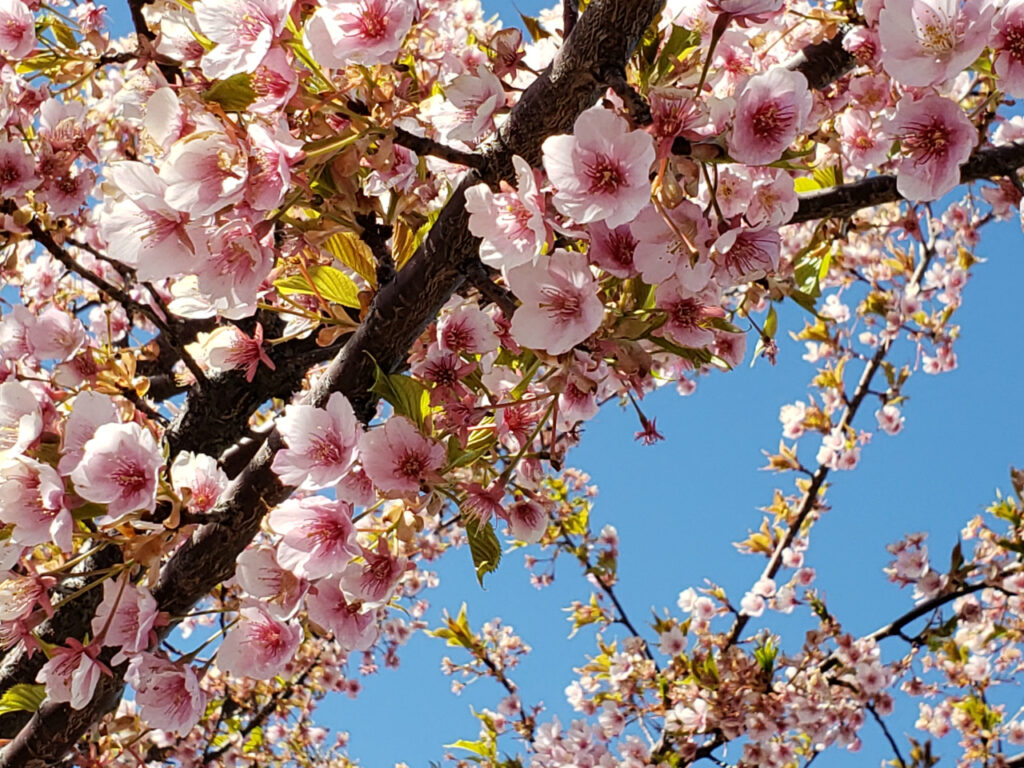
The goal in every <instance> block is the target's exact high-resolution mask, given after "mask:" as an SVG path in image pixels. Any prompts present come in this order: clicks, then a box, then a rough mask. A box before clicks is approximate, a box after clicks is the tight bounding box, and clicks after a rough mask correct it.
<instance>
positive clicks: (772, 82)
mask: <svg viewBox="0 0 1024 768" xmlns="http://www.w3.org/2000/svg"><path fill="white" fill-rule="evenodd" d="M810 112H811V93H810V91H809V90H808V89H807V78H805V77H804V76H803V75H802V74H800V73H799V72H793V71H790V70H788V69H784V68H782V67H775V68H774V69H771V70H769V71H768V72H765V73H763V74H760V75H755V76H754V77H752V78H750V79H749V80H748V81H747V82H746V85H744V86H743V90H742V91H740V94H739V96H738V97H737V98H736V122H735V123H734V124H733V130H732V135H731V137H730V139H729V154H731V155H732V156H733V157H734V158H735V159H736V160H739V161H740V162H741V163H747V164H748V165H766V164H768V163H773V162H775V161H776V160H778V159H779V158H781V157H782V153H783V152H785V150H786V148H787V147H788V146H789V145H790V144H792V143H793V141H794V140H795V139H796V137H797V135H798V134H799V133H800V132H801V131H802V130H803V127H804V124H805V123H806V122H807V117H808V115H809V114H810Z"/></svg>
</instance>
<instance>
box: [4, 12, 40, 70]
mask: <svg viewBox="0 0 1024 768" xmlns="http://www.w3.org/2000/svg"><path fill="white" fill-rule="evenodd" d="M0 30H2V32H0V53H2V54H3V55H4V56H6V57H8V58H11V59H21V58H24V57H25V56H27V55H28V54H29V53H31V52H32V49H33V48H35V47H36V29H35V19H34V18H33V17H32V12H31V11H30V10H29V9H28V6H26V5H25V3H23V2H21V0H0Z"/></svg>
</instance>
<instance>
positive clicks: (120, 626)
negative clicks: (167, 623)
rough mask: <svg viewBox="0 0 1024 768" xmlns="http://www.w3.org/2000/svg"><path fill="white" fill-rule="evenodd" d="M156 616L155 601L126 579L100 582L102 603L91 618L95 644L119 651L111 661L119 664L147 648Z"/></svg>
mask: <svg viewBox="0 0 1024 768" xmlns="http://www.w3.org/2000/svg"><path fill="white" fill-rule="evenodd" d="M158 617H159V611H158V610H157V604H156V598H154V597H153V595H152V594H150V592H149V590H148V589H146V588H145V587H142V586H137V585H135V584H132V583H130V582H128V580H127V577H126V576H122V577H120V578H118V579H107V580H106V581H104V582H103V601H102V602H101V603H100V604H99V607H98V608H97V609H96V615H95V616H93V619H92V633H93V637H94V638H95V640H96V642H99V643H100V644H101V645H105V646H108V647H113V648H120V649H121V650H120V651H118V652H117V655H115V656H114V658H113V659H112V660H111V661H112V662H113V663H114V664H119V663H120V662H121V661H122V660H124V659H125V658H127V657H128V656H129V655H130V654H136V653H139V652H140V651H144V650H146V649H147V648H149V646H150V644H151V642H152V641H153V640H154V639H155V637H156V635H155V633H154V632H153V629H154V627H155V626H156V623H157V618H158Z"/></svg>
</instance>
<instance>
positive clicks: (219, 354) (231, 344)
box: [200, 323, 277, 381]
mask: <svg viewBox="0 0 1024 768" xmlns="http://www.w3.org/2000/svg"><path fill="white" fill-rule="evenodd" d="M200 349H201V351H202V353H203V354H204V355H205V357H206V363H207V365H208V366H209V367H210V369H211V370H212V371H214V372H215V373H219V372H221V371H230V370H234V369H235V368H245V380H246V381H252V380H253V379H254V378H256V371H257V370H258V369H259V366H260V363H263V364H264V365H266V366H267V368H269V369H270V370H272V371H273V370H275V369H276V368H277V366H276V365H275V364H274V361H273V360H271V359H270V355H268V354H267V351H266V350H265V349H264V348H263V325H262V324H261V323H256V329H255V332H254V334H253V335H252V336H251V337H250V336H246V335H245V332H244V331H242V330H241V329H240V328H239V327H238V326H236V325H222V326H219V327H218V328H217V329H216V330H214V332H213V333H211V334H210V335H209V336H208V337H207V338H206V339H205V341H204V342H203V343H202V344H201V345H200Z"/></svg>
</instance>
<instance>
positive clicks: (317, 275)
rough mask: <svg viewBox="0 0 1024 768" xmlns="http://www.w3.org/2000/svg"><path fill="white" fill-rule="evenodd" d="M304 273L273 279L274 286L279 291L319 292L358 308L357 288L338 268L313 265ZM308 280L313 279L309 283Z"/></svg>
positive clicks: (337, 302)
mask: <svg viewBox="0 0 1024 768" xmlns="http://www.w3.org/2000/svg"><path fill="white" fill-rule="evenodd" d="M307 272H308V274H309V280H307V279H306V276H305V275H301V274H299V275H290V276H288V277H283V278H281V279H280V280H276V281H274V287H275V288H277V290H278V291H280V292H281V293H285V294H287V293H303V294H306V295H309V296H315V295H316V294H317V293H319V294H320V295H321V296H323V297H324V298H325V299H327V301H330V302H333V303H335V304H341V305H343V306H346V307H352V308H354V309H359V306H360V305H359V289H358V288H357V287H356V284H355V282H354V281H353V280H352V278H351V277H349V276H348V275H346V274H345V273H344V272H342V271H341V270H340V269H335V268H334V267H327V266H321V265H317V266H313V267H310V268H309V269H308V270H307ZM310 280H312V281H313V283H312V285H310Z"/></svg>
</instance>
